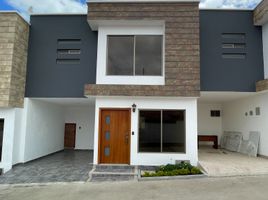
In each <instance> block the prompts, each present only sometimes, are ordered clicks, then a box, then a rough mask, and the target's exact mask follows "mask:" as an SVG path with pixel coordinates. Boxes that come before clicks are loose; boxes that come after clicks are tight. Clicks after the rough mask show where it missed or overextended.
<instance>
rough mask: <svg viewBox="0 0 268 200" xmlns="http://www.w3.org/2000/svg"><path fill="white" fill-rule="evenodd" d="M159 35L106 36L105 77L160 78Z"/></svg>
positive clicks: (161, 59) (161, 44)
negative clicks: (106, 57)
mask: <svg viewBox="0 0 268 200" xmlns="http://www.w3.org/2000/svg"><path fill="white" fill-rule="evenodd" d="M162 46H163V39H162V36H161V35H128V36H117V35H112V36H111V35H110V36H108V55H107V56H108V59H107V70H106V74H107V75H127V76H161V75H162V64H163V53H162V52H163V50H162Z"/></svg>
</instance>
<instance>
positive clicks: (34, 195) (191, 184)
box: [0, 176, 268, 200]
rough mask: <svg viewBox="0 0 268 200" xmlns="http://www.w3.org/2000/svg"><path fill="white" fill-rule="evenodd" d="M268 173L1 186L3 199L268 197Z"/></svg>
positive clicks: (210, 199)
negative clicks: (257, 175)
mask: <svg viewBox="0 0 268 200" xmlns="http://www.w3.org/2000/svg"><path fill="white" fill-rule="evenodd" d="M267 188H268V176H259V177H224V178H222V177H221V178H201V179H189V180H169V181H145V182H136V181H128V182H105V183H89V182H87V183H65V184H63V183H62V184H50V185H41V186H1V185H0V199H3V200H29V199H31V200H48V199H49V200H78V199H79V200H89V199H94V200H121V199H122V200H143V199H148V200H160V199H165V200H169V199H172V200H173V199H174V200H253V199H254V200H267V197H268V190H267Z"/></svg>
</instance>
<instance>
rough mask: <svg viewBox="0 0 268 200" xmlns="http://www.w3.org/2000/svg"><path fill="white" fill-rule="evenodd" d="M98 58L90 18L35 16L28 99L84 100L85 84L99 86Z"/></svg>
mask: <svg viewBox="0 0 268 200" xmlns="http://www.w3.org/2000/svg"><path fill="white" fill-rule="evenodd" d="M79 41H80V42H79ZM57 49H61V51H62V52H66V49H67V50H68V49H74V50H75V51H76V52H77V51H78V52H79V50H80V54H79V55H76V54H73V55H64V54H58V53H57ZM96 57H97V32H93V31H92V30H91V29H90V27H89V25H88V23H87V16H86V15H55V16H53V15H51V16H32V17H31V27H30V40H29V53H28V66H27V81H26V94H25V96H26V97H83V96H84V95H83V94H84V85H85V84H87V83H91V84H94V83H96ZM69 59H71V60H69ZM66 60H67V61H66Z"/></svg>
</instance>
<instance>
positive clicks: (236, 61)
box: [200, 10, 264, 92]
mask: <svg viewBox="0 0 268 200" xmlns="http://www.w3.org/2000/svg"><path fill="white" fill-rule="evenodd" d="M230 34H231V37H232V34H237V35H235V36H234V37H235V39H234V38H230ZM223 43H224V44H227V46H228V45H229V44H232V43H238V45H241V44H242V47H243V45H245V48H244V49H243V48H242V49H239V48H237V49H228V48H227V49H226V48H222V45H223ZM200 45H201V47H200V56H201V69H200V70H201V91H241V92H253V91H255V90H256V89H255V82H256V81H259V80H262V79H264V68H263V50H262V49H263V48H262V29H261V27H257V26H254V25H253V12H252V11H226V10H224V11H220V10H201V11H200Z"/></svg>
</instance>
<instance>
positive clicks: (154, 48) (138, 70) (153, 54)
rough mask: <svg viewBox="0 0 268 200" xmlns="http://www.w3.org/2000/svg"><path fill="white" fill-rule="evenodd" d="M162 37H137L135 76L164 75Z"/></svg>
mask: <svg viewBox="0 0 268 200" xmlns="http://www.w3.org/2000/svg"><path fill="white" fill-rule="evenodd" d="M162 43H163V40H162V36H159V35H157V36H136V52H135V75H147V76H148V75H149V76H150V75H154V76H155V75H158V76H161V75H162Z"/></svg>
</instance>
